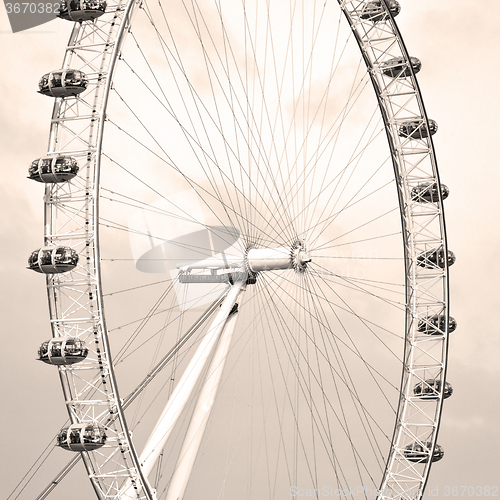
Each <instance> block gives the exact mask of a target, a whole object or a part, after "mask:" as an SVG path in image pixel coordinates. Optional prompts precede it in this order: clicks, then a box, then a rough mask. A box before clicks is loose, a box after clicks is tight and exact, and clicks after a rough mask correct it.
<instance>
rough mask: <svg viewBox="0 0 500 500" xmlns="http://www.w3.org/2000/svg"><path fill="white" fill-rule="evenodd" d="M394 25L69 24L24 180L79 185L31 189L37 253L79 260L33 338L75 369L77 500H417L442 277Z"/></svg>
mask: <svg viewBox="0 0 500 500" xmlns="http://www.w3.org/2000/svg"><path fill="white" fill-rule="evenodd" d="M82 5H83V4H82ZM398 7H399V6H398V4H397V2H393V1H388V0H380V1H367V0H339V1H338V2H337V1H333V0H326V1H325V0H312V1H291V0H290V1H289V0H278V1H273V2H266V1H261V0H246V1H244V0H203V1H201V0H200V1H189V2H184V1H182V2H173V1H171V0H167V1H164V2H159V3H158V4H156V3H155V4H153V3H151V4H149V3H147V2H145V1H136V0H131V1H130V2H129V3H126V2H123V3H116V4H115V3H113V4H109V5H107V7H106V12H105V13H104V14H103V15H102V16H100V17H98V18H96V19H93V20H88V21H83V22H75V23H74V27H73V31H72V34H71V37H70V41H69V44H68V46H67V48H66V53H65V57H64V61H63V66H62V68H63V69H65V70H69V69H73V70H78V71H81V72H83V73H84V74H85V75H86V77H87V78H88V81H89V83H88V86H87V88H86V89H85V90H84V91H83V92H81V93H80V94H79V95H77V96H69V97H57V98H55V105H54V111H53V115H52V120H51V127H50V140H49V150H48V152H47V156H49V157H57V156H60V155H63V156H71V157H73V158H74V159H76V160H77V162H78V164H79V167H80V171H79V174H78V175H77V176H76V177H74V178H73V179H71V180H69V181H67V182H46V188H45V197H44V200H45V241H44V247H50V248H52V247H59V246H62V247H70V248H72V249H74V250H75V251H76V252H77V254H78V257H79V260H78V265H77V266H76V267H75V268H74V269H73V270H71V271H69V272H64V273H56V274H47V290H48V299H49V308H50V317H51V325H52V331H53V336H54V337H55V338H59V337H63V338H78V339H80V340H82V341H83V342H85V345H86V346H87V347H88V349H89V353H88V356H87V357H86V358H85V359H84V360H82V361H81V362H78V363H74V364H67V363H66V364H65V363H59V366H58V370H59V375H60V379H61V383H62V387H63V391H64V397H65V400H66V405H67V409H68V413H69V416H70V419H71V422H72V424H83V423H88V424H92V425H93V426H100V427H99V428H100V429H101V432H102V431H104V432H105V441H104V440H103V442H102V443H101V444H102V446H100V447H95V449H91V448H93V447H87V448H85V449H84V450H83V451H82V452H81V456H82V458H83V461H84V462H85V466H86V468H87V471H88V475H89V478H90V480H91V482H92V484H93V487H94V490H95V493H96V495H97V497H98V498H99V499H102V500H104V499H120V498H122V499H148V500H152V499H154V498H158V499H160V498H167V499H169V500H170V499H172V500H173V499H178V498H185V499H186V500H187V499H189V498H200V497H203V498H204V499H211V498H238V499H240V498H241V499H242V498H286V497H289V496H292V497H293V498H295V497H299V496H301V495H302V496H303V494H304V492H305V491H306V490H310V491H311V492H312V494H313V496H315V497H319V496H321V494H322V495H323V496H324V495H325V491H328V492H330V493H331V494H332V495H333V492H335V491H337V490H338V491H343V490H346V489H349V488H351V491H352V489H354V490H355V491H356V492H357V494H359V495H360V496H366V497H368V496H373V491H375V490H377V491H378V494H377V497H378V498H398V499H417V498H420V497H421V496H422V494H423V488H424V487H425V484H426V481H427V477H428V474H429V470H430V467H431V463H432V457H436V455H437V454H439V453H438V452H437V450H438V449H439V448H436V438H437V433H438V428H439V421H440V415H441V409H442V404H443V399H444V397H445V396H446V394H445V393H446V385H445V375H446V358H447V345H448V333H449V332H448V330H449V328H448V326H449V324H450V318H449V306H448V266H449V264H450V263H452V260H450V259H448V258H445V256H447V255H448V248H447V243H446V232H445V223H444V213H443V193H444V190H443V188H442V187H441V184H440V180H439V176H438V171H437V167H436V161H435V155H434V149H433V144H432V139H431V134H432V132H433V131H434V130H433V127H434V124H433V123H432V122H431V121H429V120H428V118H427V115H426V112H425V109H424V106H423V102H422V98H421V95H420V91H419V88H418V84H417V80H416V78H415V72H416V71H417V70H418V67H417V66H416V65H415V64H414V61H413V60H412V59H410V56H409V54H408V52H407V50H406V48H405V45H404V44H403V41H402V38H401V35H400V33H399V31H398V28H397V26H396V23H395V21H394V18H393V15H396V14H398V13H399V8H398ZM401 15H402V16H403V15H404V6H403V12H402V14H401ZM346 21H347V22H346ZM60 22H65V21H62V20H61V21H60ZM360 54H361V56H360ZM54 64H55V65H56V64H57V62H56V61H54ZM47 70H48V71H49V70H50V68H48V69H47ZM424 71H425V66H424ZM373 91H375V92H373ZM374 96H375V97H376V98H374ZM387 143H388V145H389V147H388V148H387ZM178 193H186V194H185V195H181V196H180V197H179V195H178ZM193 193H194V194H195V197H196V199H197V200H198V201H197V203H198V205H196V204H192V203H191V202H190V203H188V204H187V205H186V204H183V202H182V198H183V197H184V198H185V200H186V199H187V198H189V196H191V195H192V194H193ZM179 200H180V201H179ZM200 213H202V214H204V216H203V217H204V218H203V219H202V218H201V216H200V215H199V214H200ZM138 221H139V222H138ZM183 225H184V226H185V228H188V229H189V230H187V229H186V231H187V233H189V234H191V235H193V234H195V233H196V235H195V236H194V237H192V238H191V237H189V234H187V233H186V231H185V232H184V234H182V231H181V232H179V230H178V229H179V228H180V230H182V226H183ZM174 228H177V229H175V231H174ZM196 228H197V229H196ZM215 228H216V229H215ZM196 231H198V233H197V232H196ZM179 235H180V236H179ZM186 238H187V239H186ZM216 240H217V241H216ZM137 241H139V243H137ZM207 242H208V243H207ZM130 245H131V246H132V250H133V252H134V253H133V254H131V253H130ZM179 249H181V252H179ZM193 252H194V253H193ZM161 273H166V276H160V274H161ZM188 290H192V292H188ZM207 296H211V297H213V300H211V301H210V303H211V304H212V305H211V306H202V305H201V304H203V302H204V301H205V298H206V297H207ZM217 297H218V298H217ZM219 306H220V307H219ZM203 308H205V309H206V311H203ZM198 335H200V337H198ZM158 339H161V340H160V341H159V342H158V346H157V347H155V348H152V347H151V346H152V345H153V343H155V342H157V340H158ZM165 351H166V352H168V354H167V355H166V356H165V357H163V358H162V356H163V354H161V353H162V352H165ZM148 355H150V356H151V358H150V359H148V357H147V356H148ZM164 366H167V370H168V374H167V380H166V381H163V382H159V381H158V380H159V379H160V377H161V374H160V375H159V376H158V377H156V376H157V374H158V373H160V368H164ZM162 373H165V370H163V372H162ZM162 384H163V385H165V386H166V387H167V390H166V392H167V393H170V399H169V398H168V397H167V396H168V394H167V396H165V395H161V394H164V393H165V391H163V393H161V392H160V390H159V389H160V386H161V385H162ZM157 386H158V387H157ZM146 387H147V388H148V391H146V390H145V389H146ZM156 389H158V393H156V392H155V394H154V395H148V394H149V391H152V390H155V391H156ZM156 394H158V395H156ZM148 398H149V399H148ZM138 401H142V402H143V403H144V404H145V405H146V408H148V409H147V410H143V409H141V408H140V407H139V405H138ZM160 402H161V404H160ZM165 404H166V407H165V409H164V410H162V409H161V407H163V406H164V405H165ZM148 405H150V406H149V407H148ZM160 406H161V407H160ZM155 413H157V414H158V416H159V420H158V422H157V423H155V421H154V420H153V415H155ZM141 423H143V424H144V425H145V426H146V427H149V430H151V431H153V433H152V434H151V436H150V437H148V436H149V431H146V430H144V431H143V430H141V426H140V425H139V424H141ZM96 428H97V427H96ZM132 431H133V435H134V442H133V441H132V438H131V436H132ZM181 438H182V439H184V441H182V440H181ZM68 439H69V438H68ZM81 439H82V443H83V437H82V438H81ZM82 446H84V445H83V444H82ZM136 449H137V451H136ZM143 449H144V451H142V450H143ZM60 453H63V452H62V451H61V452H60ZM78 456H79V455H78ZM243 457H244V458H243ZM438 458H440V457H438ZM75 460H76V459H75ZM73 462H74V461H73ZM190 479H191V480H190ZM56 483H57V481H55V482H54V484H53V485H52V486H51V487H49V488H48V489H47V490H46V491H45V492H44V493H43V494H42V495H41V496H40V497H39V498H45V497H46V496H47V495H48V493H50V491H51V490H52V488H53V487H54V486H55V484H56ZM324 488H329V489H328V490H324ZM301 492H302V493H301ZM370 492H371V493H370Z"/></svg>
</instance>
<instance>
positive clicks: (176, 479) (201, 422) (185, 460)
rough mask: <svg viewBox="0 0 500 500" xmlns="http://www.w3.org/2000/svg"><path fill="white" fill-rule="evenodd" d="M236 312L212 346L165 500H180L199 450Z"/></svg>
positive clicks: (229, 341)
mask: <svg viewBox="0 0 500 500" xmlns="http://www.w3.org/2000/svg"><path fill="white" fill-rule="evenodd" d="M237 316H238V314H237V312H236V313H234V314H232V315H231V316H230V317H229V318H228V320H227V322H226V326H225V327H224V329H223V331H222V334H221V338H220V341H219V344H218V345H217V347H216V351H215V354H214V357H213V359H212V363H211V364H210V368H209V370H208V373H207V378H206V380H205V383H204V384H203V388H202V389H201V393H200V395H199V397H198V402H197V403H196V408H195V410H194V412H193V416H192V417H191V422H190V423H189V428H188V430H187V433H186V436H185V438H184V443H183V445H182V450H181V453H180V455H179V459H178V461H177V465H176V467H175V471H174V474H173V476H172V479H171V481H170V486H169V488H168V493H167V497H166V500H181V499H182V498H183V497H184V492H185V490H186V487H187V483H188V481H189V478H190V476H191V471H192V470H193V466H194V462H195V460H196V455H197V454H198V450H199V448H200V444H201V440H202V438H203V435H204V433H205V428H206V426H207V423H208V419H209V418H210V413H211V411H212V407H213V404H214V400H215V396H216V394H217V389H218V388H219V382H220V379H221V376H222V372H223V370H224V364H225V362H226V358H227V353H228V350H229V346H230V344H231V338H232V335H233V332H234V327H235V324H236V321H237Z"/></svg>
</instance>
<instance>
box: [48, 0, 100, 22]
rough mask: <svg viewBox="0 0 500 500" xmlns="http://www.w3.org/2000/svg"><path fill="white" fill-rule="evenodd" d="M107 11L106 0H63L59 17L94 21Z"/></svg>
mask: <svg viewBox="0 0 500 500" xmlns="http://www.w3.org/2000/svg"><path fill="white" fill-rule="evenodd" d="M105 11H106V2H105V1H104V0H69V1H68V0H62V1H61V6H60V7H59V14H58V16H57V17H60V18H61V19H66V20H67V21H76V22H83V21H93V20H94V19H97V18H98V17H100V16H102V15H103V14H104V12H105Z"/></svg>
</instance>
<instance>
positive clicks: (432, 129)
mask: <svg viewBox="0 0 500 500" xmlns="http://www.w3.org/2000/svg"><path fill="white" fill-rule="evenodd" d="M437 130H438V126H437V123H436V122H435V121H434V120H429V128H428V129H427V127H426V125H425V121H424V120H423V119H419V120H411V121H407V122H403V123H402V124H401V125H400V126H399V130H398V134H399V136H400V137H405V138H406V137H409V138H410V139H425V138H427V137H429V134H430V135H434V134H435V133H436V132H437Z"/></svg>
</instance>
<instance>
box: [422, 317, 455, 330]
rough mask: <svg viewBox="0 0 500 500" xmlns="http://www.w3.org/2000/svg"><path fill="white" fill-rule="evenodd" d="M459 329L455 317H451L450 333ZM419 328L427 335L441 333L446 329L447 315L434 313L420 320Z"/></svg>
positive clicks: (449, 322)
mask: <svg viewBox="0 0 500 500" xmlns="http://www.w3.org/2000/svg"><path fill="white" fill-rule="evenodd" d="M456 329H457V322H456V321H455V318H452V317H451V316H450V317H449V321H448V333H451V332H454V331H455V330H456ZM417 330H418V331H419V332H420V333H425V334H426V335H441V334H443V333H444V332H445V331H446V316H445V315H444V314H434V315H433V316H427V318H424V319H421V320H419V322H418V327H417Z"/></svg>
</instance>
